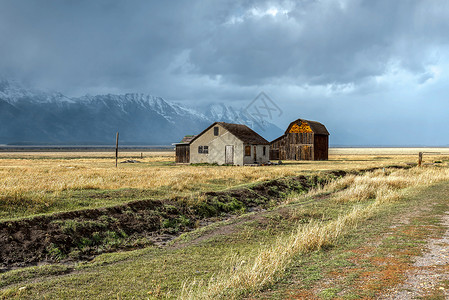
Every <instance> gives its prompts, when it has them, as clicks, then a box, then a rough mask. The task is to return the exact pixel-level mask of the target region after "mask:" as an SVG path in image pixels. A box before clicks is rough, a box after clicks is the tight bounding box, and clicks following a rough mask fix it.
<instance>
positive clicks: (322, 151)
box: [314, 134, 329, 160]
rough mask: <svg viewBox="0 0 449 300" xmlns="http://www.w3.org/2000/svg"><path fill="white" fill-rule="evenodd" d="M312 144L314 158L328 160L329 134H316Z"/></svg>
mask: <svg viewBox="0 0 449 300" xmlns="http://www.w3.org/2000/svg"><path fill="white" fill-rule="evenodd" d="M314 145H315V146H314V160H328V159H329V157H328V153H329V136H327V135H319V134H316V135H315V137H314Z"/></svg>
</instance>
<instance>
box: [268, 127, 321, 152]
mask: <svg viewBox="0 0 449 300" xmlns="http://www.w3.org/2000/svg"><path fill="white" fill-rule="evenodd" d="M328 153H329V132H328V131H327V129H326V126H324V125H323V124H321V123H319V122H316V121H309V120H303V119H298V120H296V121H293V122H291V123H290V125H289V126H288V128H287V130H286V131H285V133H284V135H282V136H280V137H278V138H277V139H275V140H274V141H272V142H271V143H270V160H327V159H328Z"/></svg>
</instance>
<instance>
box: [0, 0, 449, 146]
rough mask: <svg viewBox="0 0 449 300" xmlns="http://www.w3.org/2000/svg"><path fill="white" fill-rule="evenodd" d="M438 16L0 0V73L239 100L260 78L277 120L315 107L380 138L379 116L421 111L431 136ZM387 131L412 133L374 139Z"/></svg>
mask: <svg viewBox="0 0 449 300" xmlns="http://www.w3.org/2000/svg"><path fill="white" fill-rule="evenodd" d="M447 20H449V2H447V1H437V0H428V1H420V0H415V1H412V0H404V1H391V0H375V1H372V0H365V1H363V0H302V1H281V0H280V1H269V0H267V1H263V0H261V1H251V0H246V1H237V0H235V1H200V0H192V1H144V0H130V1H118V0H116V1H113V0H95V1H91V0H79V1H75V0H65V1H50V0H40V1H37V0H24V1H14V0H0V76H6V77H13V78H17V79H19V80H25V81H29V82H31V83H33V84H34V85H36V86H37V87H44V88H51V89H55V90H59V91H61V92H63V93H67V94H69V95H82V94H85V93H108V92H112V93H124V92H145V93H150V94H154V95H157V96H162V97H165V98H167V99H169V100H177V101H185V102H184V103H193V104H195V105H198V104H201V103H203V104H207V103H211V102H228V101H232V103H238V104H239V105H241V106H245V105H246V103H247V102H248V101H251V100H252V99H253V98H254V97H255V96H256V95H257V94H258V93H259V92H260V91H265V92H267V93H268V94H269V95H270V96H272V97H273V98H274V99H275V100H276V101H277V103H278V104H279V106H280V107H281V108H282V109H283V110H284V114H283V119H282V120H280V122H281V124H280V125H285V123H288V121H289V120H290V119H293V118H297V117H298V114H301V116H302V117H307V118H310V119H318V120H320V121H323V122H324V123H326V124H329V125H330V129H331V130H333V131H337V132H344V134H340V135H339V134H336V135H333V136H332V139H333V143H346V142H347V141H350V140H351V139H350V137H351V136H352V137H353V140H354V139H356V140H360V141H361V143H378V144H381V143H382V142H379V141H376V140H375V138H374V137H376V136H379V137H378V139H381V138H382V135H379V132H378V131H376V130H378V128H377V127H376V124H380V123H382V122H384V124H388V126H387V125H384V126H383V127H382V126H380V127H379V128H381V130H383V131H385V130H387V131H388V128H391V127H397V128H404V127H406V124H411V123H413V122H414V120H416V119H417V118H421V119H426V120H427V121H426V122H424V121H423V122H422V124H424V125H422V126H421V127H420V129H419V130H420V131H419V132H420V134H421V135H422V136H426V141H432V140H433V139H434V138H435V137H436V136H437V134H438V133H437V132H438V130H435V129H436V128H443V127H444V126H446V127H447V126H449V121H447V120H448V119H447V118H446V117H443V116H442V113H441V112H443V111H444V112H446V111H447V110H448V109H449V107H448V105H449V104H447V103H448V101H447V99H446V98H445V95H447V94H448V92H449V91H448V88H447V86H449V85H448V81H449V77H448V76H447V74H446V73H447V70H448V68H449V57H448V54H449V45H448V44H449V35H448V34H447V32H449V22H448V21H447ZM428 103H431V105H432V109H427V110H422V107H428ZM434 118H440V119H439V121H438V122H436V123H434V122H432V120H433V119H434ZM429 120H430V121H429ZM437 123H438V126H437V125H432V124H437ZM432 126H433V127H432ZM387 127H388V128H387ZM363 132H365V133H369V134H364V133H363ZM389 132H390V131H389ZM401 132H404V131H401ZM429 132H432V134H429ZM416 134H418V135H419V133H416ZM446 135H447V138H448V140H449V135H448V134H446ZM353 140H351V142H353ZM396 140H398V141H399V140H400V141H401V142H404V143H405V141H412V140H416V139H414V138H413V137H411V138H409V137H407V136H405V137H404V136H400V137H398V136H397V135H395V134H394V131H391V134H390V136H389V137H385V141H383V142H386V143H390V142H394V141H396ZM331 142H332V140H331ZM355 143H357V142H355ZM410 143H412V142H410ZM447 144H449V142H447Z"/></svg>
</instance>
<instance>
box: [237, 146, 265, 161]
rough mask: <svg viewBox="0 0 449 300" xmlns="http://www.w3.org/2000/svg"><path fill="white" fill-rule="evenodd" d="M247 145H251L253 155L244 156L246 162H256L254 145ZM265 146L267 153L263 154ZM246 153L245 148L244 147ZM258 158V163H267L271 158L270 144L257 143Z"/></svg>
mask: <svg viewBox="0 0 449 300" xmlns="http://www.w3.org/2000/svg"><path fill="white" fill-rule="evenodd" d="M245 146H251V156H244V157H243V163H244V164H253V163H254V145H249V144H246V145H245ZM263 147H265V155H263ZM243 154H245V149H243ZM256 158H257V162H258V163H266V162H268V161H269V160H270V145H256Z"/></svg>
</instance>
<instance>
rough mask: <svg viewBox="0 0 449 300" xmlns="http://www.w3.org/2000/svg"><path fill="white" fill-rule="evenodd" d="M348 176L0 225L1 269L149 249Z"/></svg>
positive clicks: (277, 182)
mask: <svg viewBox="0 0 449 300" xmlns="http://www.w3.org/2000/svg"><path fill="white" fill-rule="evenodd" d="M372 170H373V169H369V170H360V171H355V172H351V173H363V172H366V171H372ZM346 174H347V172H345V171H333V172H328V173H323V174H322V175H320V176H316V175H313V176H297V177H288V178H280V179H275V180H271V181H266V182H261V183H258V184H254V185H251V186H248V187H243V188H235V189H230V190H225V191H221V192H207V193H204V195H203V196H202V197H201V199H202V200H198V201H197V202H192V200H191V199H186V198H178V199H174V200H168V199H165V200H139V201H132V202H128V203H125V204H123V205H118V206H113V207H106V208H99V209H88V210H78V211H71V212H63V213H57V214H52V215H45V216H36V217H32V218H26V219H21V220H15V221H6V222H1V223H0V268H2V269H3V270H7V269H10V268H12V267H23V266H28V265H34V264H38V263H42V262H54V261H60V260H63V261H64V260H68V261H70V260H72V261H76V260H86V259H90V258H92V257H93V256H95V255H97V254H100V253H104V252H111V251H116V250H118V249H126V248H138V247H144V246H147V245H149V244H153V243H158V242H161V241H164V240H167V239H170V238H173V237H174V236H177V235H179V234H181V233H182V232H186V231H189V230H192V229H194V228H197V227H199V226H201V224H202V223H205V222H206V223H207V222H212V221H214V220H217V219H220V218H222V217H226V216H229V215H231V214H239V213H244V212H247V211H250V210H253V209H256V208H260V209H263V208H267V207H270V206H273V205H277V204H279V203H280V202H281V201H282V199H284V198H285V197H286V196H287V194H288V193H291V192H306V191H308V190H309V189H310V188H312V187H316V186H318V185H324V184H326V183H327V182H328V181H330V180H333V179H335V178H338V177H341V176H345V175H346ZM0 270H1V269H0Z"/></svg>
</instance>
